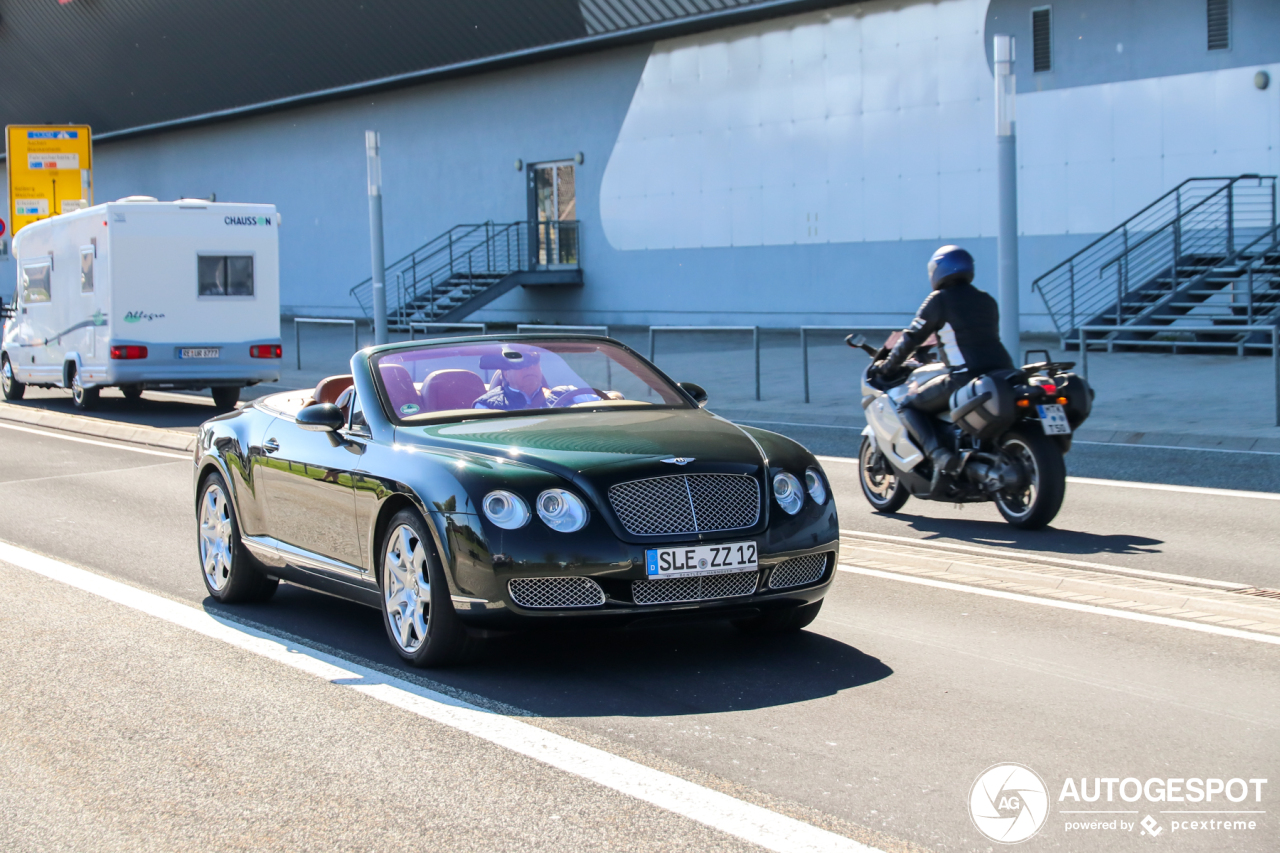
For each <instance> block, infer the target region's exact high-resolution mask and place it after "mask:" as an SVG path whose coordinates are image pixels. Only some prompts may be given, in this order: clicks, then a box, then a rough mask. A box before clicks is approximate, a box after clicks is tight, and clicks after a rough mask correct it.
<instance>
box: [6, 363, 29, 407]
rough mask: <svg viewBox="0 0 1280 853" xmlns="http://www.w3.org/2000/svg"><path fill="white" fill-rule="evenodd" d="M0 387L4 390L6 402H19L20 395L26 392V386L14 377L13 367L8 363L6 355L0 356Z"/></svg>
mask: <svg viewBox="0 0 1280 853" xmlns="http://www.w3.org/2000/svg"><path fill="white" fill-rule="evenodd" d="M0 386H2V387H3V389H4V398H5V399H6V400H21V399H22V395H23V394H25V393H26V392H27V386H26V385H24V384H23V383H21V382H19V381H18V380H17V379H16V378H15V377H14V375H13V365H12V364H10V363H9V356H8V354H7V353H6V354H5V355H0Z"/></svg>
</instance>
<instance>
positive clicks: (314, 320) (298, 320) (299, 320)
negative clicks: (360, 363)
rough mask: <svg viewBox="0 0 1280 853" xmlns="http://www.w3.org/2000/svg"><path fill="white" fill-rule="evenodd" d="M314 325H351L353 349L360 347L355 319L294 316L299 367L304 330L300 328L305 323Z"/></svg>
mask: <svg viewBox="0 0 1280 853" xmlns="http://www.w3.org/2000/svg"><path fill="white" fill-rule="evenodd" d="M304 323H305V324H307V325H312V326H350V327H351V351H352V352H353V353H354V352H355V351H356V350H358V349H360V330H359V328H358V327H357V326H356V321H355V320H333V319H329V318H326V317H294V318H293V350H294V354H295V355H296V356H297V358H298V369H299V370H301V369H302V332H301V330H300V329H299V328H298V327H299V326H301V325H303V324H304Z"/></svg>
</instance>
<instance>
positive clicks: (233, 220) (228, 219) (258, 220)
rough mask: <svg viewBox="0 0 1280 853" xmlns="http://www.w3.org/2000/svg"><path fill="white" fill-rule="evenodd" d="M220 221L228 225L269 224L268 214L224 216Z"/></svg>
mask: <svg viewBox="0 0 1280 853" xmlns="http://www.w3.org/2000/svg"><path fill="white" fill-rule="evenodd" d="M222 221H223V222H225V223H226V224H228V225H270V224H271V217H270V216H224V217H222Z"/></svg>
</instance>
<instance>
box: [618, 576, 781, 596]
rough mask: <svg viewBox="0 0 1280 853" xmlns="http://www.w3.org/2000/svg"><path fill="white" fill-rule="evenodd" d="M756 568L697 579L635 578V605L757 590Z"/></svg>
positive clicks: (633, 584)
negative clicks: (654, 579) (649, 579)
mask: <svg viewBox="0 0 1280 853" xmlns="http://www.w3.org/2000/svg"><path fill="white" fill-rule="evenodd" d="M759 577H760V573H759V572H757V571H754V570H753V571H750V572H734V573H733V574H727V575H707V576H706V577H698V578H664V579H662V580H658V581H632V582H631V599H632V600H633V601H634V602H635V603H636V604H667V603H670V602H673V601H706V600H707V599H711V598H733V597H734V596H739V595H750V594H751V593H753V592H755V591H756V581H757V579H758V578H759Z"/></svg>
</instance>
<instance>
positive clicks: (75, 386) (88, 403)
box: [67, 362, 101, 410]
mask: <svg viewBox="0 0 1280 853" xmlns="http://www.w3.org/2000/svg"><path fill="white" fill-rule="evenodd" d="M67 372H68V373H70V374H71V400H72V402H74V403H75V404H76V408H77V409H86V410H87V409H94V408H97V406H98V397H99V395H100V394H101V390H100V389H98V388H86V387H84V386H83V385H81V384H80V371H78V370H76V365H75V363H74V362H67Z"/></svg>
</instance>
